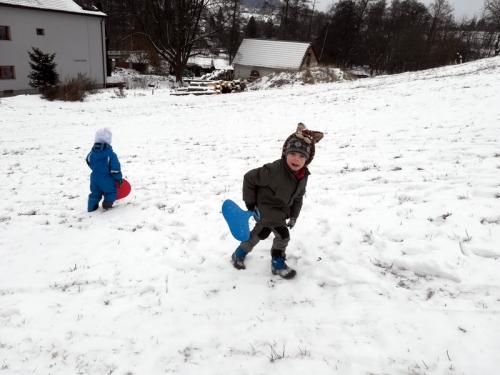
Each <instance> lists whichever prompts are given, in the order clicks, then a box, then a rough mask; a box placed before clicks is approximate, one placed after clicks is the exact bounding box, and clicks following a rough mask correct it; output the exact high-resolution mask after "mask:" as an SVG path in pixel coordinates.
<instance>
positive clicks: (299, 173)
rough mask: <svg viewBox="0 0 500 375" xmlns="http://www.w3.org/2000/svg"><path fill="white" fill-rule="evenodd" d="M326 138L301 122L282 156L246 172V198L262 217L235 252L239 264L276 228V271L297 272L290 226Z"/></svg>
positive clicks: (273, 259) (273, 253)
mask: <svg viewBox="0 0 500 375" xmlns="http://www.w3.org/2000/svg"><path fill="white" fill-rule="evenodd" d="M322 138H323V133H321V132H317V131H311V130H307V129H306V127H305V125H304V124H302V123H299V125H298V126H297V131H296V132H295V133H293V134H291V135H290V136H289V137H288V138H287V139H286V141H285V143H284V144H283V149H282V155H281V159H278V160H276V161H274V162H272V163H269V164H266V165H264V166H263V167H260V168H256V169H252V170H251V171H249V172H247V173H246V174H245V176H244V178H243V200H244V201H245V204H246V206H247V209H248V210H249V211H256V212H258V213H259V215H260V220H259V221H258V222H257V224H256V225H255V227H254V228H253V230H252V232H251V233H250V238H249V239H248V240H247V241H243V242H242V243H241V244H240V246H238V248H237V249H236V250H235V252H234V253H233V254H232V256H231V259H232V262H233V266H234V267H235V268H237V269H244V268H245V257H246V255H247V254H248V253H249V252H250V251H252V249H253V248H254V247H255V245H257V244H258V243H259V242H260V241H261V240H264V239H266V238H267V237H268V236H269V235H270V234H271V232H272V233H273V234H274V240H273V246H272V248H271V271H272V273H273V274H274V275H279V276H281V277H283V278H285V279H291V278H293V277H294V276H295V275H296V271H295V270H294V269H292V268H290V267H289V266H288V265H287V264H286V262H285V260H286V254H285V251H286V247H287V245H288V242H289V241H290V232H289V230H288V228H290V229H291V228H293V226H294V225H295V222H296V221H297V218H298V217H299V214H300V209H301V208H302V198H303V196H304V193H305V191H306V185H307V178H308V176H309V174H310V173H309V170H308V169H307V166H308V165H309V164H310V163H311V161H312V160H313V158H314V153H315V144H316V143H317V142H319V141H320V140H321V139H322ZM287 220H288V221H287Z"/></svg>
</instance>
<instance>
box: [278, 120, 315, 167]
mask: <svg viewBox="0 0 500 375" xmlns="http://www.w3.org/2000/svg"><path fill="white" fill-rule="evenodd" d="M323 136H324V134H323V133H322V132H318V131H314V130H308V129H306V126H305V125H304V124H303V123H301V122H299V124H298V125H297V130H296V131H295V133H293V134H290V136H288V138H287V139H286V141H285V143H284V144H283V156H286V155H287V154H288V153H290V152H298V153H301V154H302V155H304V156H305V157H306V159H307V161H306V165H307V164H309V163H311V161H312V160H313V159H314V153H315V151H316V147H315V144H316V143H318V142H319V141H320V140H321V139H322V138H323Z"/></svg>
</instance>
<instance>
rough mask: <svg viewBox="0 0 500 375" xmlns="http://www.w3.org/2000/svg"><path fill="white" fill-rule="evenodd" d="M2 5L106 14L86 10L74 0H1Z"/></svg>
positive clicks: (84, 13) (87, 13) (103, 15)
mask: <svg viewBox="0 0 500 375" xmlns="http://www.w3.org/2000/svg"><path fill="white" fill-rule="evenodd" d="M0 5H7V6H13V7H21V8H33V9H40V10H48V11H55V12H65V13H77V14H83V15H89V16H101V17H105V16H106V14H105V13H102V12H98V11H91V10H84V9H82V8H81V7H80V6H79V5H78V4H77V3H75V2H73V1H72V0H0Z"/></svg>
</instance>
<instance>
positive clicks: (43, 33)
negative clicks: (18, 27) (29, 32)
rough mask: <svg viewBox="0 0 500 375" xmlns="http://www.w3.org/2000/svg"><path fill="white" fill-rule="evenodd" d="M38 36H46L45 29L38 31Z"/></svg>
mask: <svg viewBox="0 0 500 375" xmlns="http://www.w3.org/2000/svg"><path fill="white" fill-rule="evenodd" d="M36 35H45V29H36Z"/></svg>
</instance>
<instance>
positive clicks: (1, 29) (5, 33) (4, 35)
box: [0, 26, 10, 40]
mask: <svg viewBox="0 0 500 375" xmlns="http://www.w3.org/2000/svg"><path fill="white" fill-rule="evenodd" d="M0 40H10V27H9V26H0Z"/></svg>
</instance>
